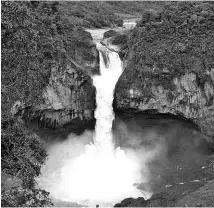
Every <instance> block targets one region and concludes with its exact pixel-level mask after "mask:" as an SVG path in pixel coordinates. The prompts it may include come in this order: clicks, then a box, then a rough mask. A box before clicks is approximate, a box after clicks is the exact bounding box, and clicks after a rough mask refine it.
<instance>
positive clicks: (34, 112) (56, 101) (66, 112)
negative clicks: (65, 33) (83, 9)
mask: <svg viewBox="0 0 214 208" xmlns="http://www.w3.org/2000/svg"><path fill="white" fill-rule="evenodd" d="M71 38H72V40H71V41H69V40H65V41H64V46H65V48H64V55H63V56H62V57H61V59H60V60H59V62H56V63H55V65H54V67H52V69H51V72H50V77H49V81H48V82H49V83H48V84H47V86H46V87H45V88H44V90H43V93H42V99H41V100H42V102H39V103H37V104H36V105H33V106H30V108H28V107H29V106H27V105H26V104H23V103H21V102H16V103H15V104H14V106H13V108H12V110H11V112H12V114H17V113H20V112H22V113H21V114H22V115H23V116H24V118H25V120H26V121H27V122H29V121H34V120H35V119H36V120H37V124H38V125H37V127H38V126H39V127H50V128H56V127H60V126H63V125H64V124H67V123H70V122H72V121H74V120H75V121H79V122H84V123H85V122H89V121H92V120H94V110H95V108H96V101H95V87H94V86H93V82H92V79H91V75H92V74H95V73H98V72H99V52H98V51H97V49H96V45H95V44H94V43H93V41H92V37H91V34H90V33H88V32H86V31H85V30H83V29H81V28H77V29H76V30H74V31H73V32H72V34H71ZM40 124H41V125H40Z"/></svg>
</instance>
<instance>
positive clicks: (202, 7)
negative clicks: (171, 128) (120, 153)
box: [114, 3, 214, 144]
mask: <svg viewBox="0 0 214 208" xmlns="http://www.w3.org/2000/svg"><path fill="white" fill-rule="evenodd" d="M213 14H214V8H213V5H211V4H209V3H174V4H173V3H170V4H169V5H166V7H165V8H164V9H163V11H162V12H161V13H160V12H155V11H149V12H147V13H145V15H144V16H143V18H142V20H141V21H140V22H139V23H138V25H137V27H136V28H135V29H134V30H133V32H132V34H131V37H130V40H129V43H128V53H127V54H126V56H125V60H124V72H123V74H122V75H121V77H120V79H119V81H118V83H117V85H116V89H115V99H114V109H115V111H128V110H134V111H147V112H148V111H150V110H152V112H153V113H155V112H158V113H170V114H174V115H182V116H184V117H185V118H187V119H190V120H192V121H193V122H194V123H195V124H197V125H198V127H199V128H200V129H201V130H202V131H203V132H204V133H205V134H206V135H208V136H209V139H208V140H209V141H210V142H212V143H213V144H214V139H212V137H214V50H213V48H214V30H213V28H214V25H213Z"/></svg>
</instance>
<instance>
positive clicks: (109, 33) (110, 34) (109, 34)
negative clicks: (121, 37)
mask: <svg viewBox="0 0 214 208" xmlns="http://www.w3.org/2000/svg"><path fill="white" fill-rule="evenodd" d="M118 34H119V33H118V32H116V31H115V30H108V31H106V32H105V33H104V34H103V38H104V39H105V38H110V37H113V36H116V35H118Z"/></svg>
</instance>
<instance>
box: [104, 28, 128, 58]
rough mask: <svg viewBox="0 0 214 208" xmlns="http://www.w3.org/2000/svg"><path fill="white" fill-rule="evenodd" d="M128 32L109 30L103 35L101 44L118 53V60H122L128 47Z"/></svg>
mask: <svg viewBox="0 0 214 208" xmlns="http://www.w3.org/2000/svg"><path fill="white" fill-rule="evenodd" d="M128 31H129V30H121V31H114V30H109V31H107V32H105V33H104V35H103V40H102V41H101V43H102V44H103V45H105V46H106V47H107V48H108V49H109V50H112V51H115V52H118V54H119V55H120V58H121V59H123V57H124V56H125V54H126V52H127V47H128Z"/></svg>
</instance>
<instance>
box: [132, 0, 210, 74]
mask: <svg viewBox="0 0 214 208" xmlns="http://www.w3.org/2000/svg"><path fill="white" fill-rule="evenodd" d="M213 18H214V5H213V4H212V3H208V2H203V3H196V2H194V3H193V2H176V3H171V2H170V3H168V4H167V5H166V6H165V7H164V9H163V11H162V12H158V11H157V12H155V11H153V12H151V11H149V12H147V13H145V14H144V15H143V18H142V20H141V21H140V22H139V23H138V25H137V27H136V28H135V29H134V30H133V33H132V35H131V37H130V39H129V40H130V41H129V47H130V48H132V50H133V51H134V57H133V60H134V61H135V67H136V68H138V69H139V70H140V69H145V68H148V67H149V68H154V67H155V68H157V70H158V69H160V70H163V71H164V70H165V71H170V72H173V73H185V71H187V70H188V71H194V72H196V73H198V74H200V75H201V76H203V75H202V74H204V71H205V70H209V69H211V68H212V67H213V66H214V65H213V64H214V63H213V57H214V50H213V48H214V41H213V40H214V30H213V28H214V23H213ZM145 49H146V50H145ZM201 72H202V73H201Z"/></svg>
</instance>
